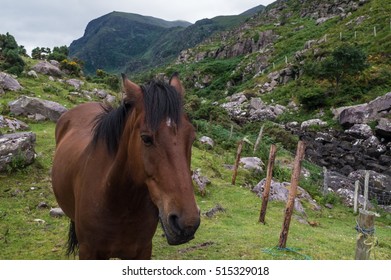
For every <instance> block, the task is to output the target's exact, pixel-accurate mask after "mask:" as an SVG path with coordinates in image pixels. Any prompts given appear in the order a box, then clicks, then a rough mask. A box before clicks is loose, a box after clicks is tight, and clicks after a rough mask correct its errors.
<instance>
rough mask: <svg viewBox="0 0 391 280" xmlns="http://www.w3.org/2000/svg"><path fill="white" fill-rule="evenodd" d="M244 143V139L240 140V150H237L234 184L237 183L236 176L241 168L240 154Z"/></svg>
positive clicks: (233, 176)
mask: <svg viewBox="0 0 391 280" xmlns="http://www.w3.org/2000/svg"><path fill="white" fill-rule="evenodd" d="M243 143H244V141H243V140H240V142H239V144H238V150H237V151H236V161H235V166H234V173H233V175H232V185H235V182H236V176H237V175H238V168H239V162H240V156H241V154H242V149H243Z"/></svg>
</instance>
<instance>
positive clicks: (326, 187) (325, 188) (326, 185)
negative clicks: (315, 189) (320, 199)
mask: <svg viewBox="0 0 391 280" xmlns="http://www.w3.org/2000/svg"><path fill="white" fill-rule="evenodd" d="M328 190H329V172H328V171H327V168H326V167H325V166H323V191H322V194H323V195H326V194H327V193H328Z"/></svg>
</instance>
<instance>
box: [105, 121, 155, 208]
mask: <svg viewBox="0 0 391 280" xmlns="http://www.w3.org/2000/svg"><path fill="white" fill-rule="evenodd" d="M131 135H133V133H132V131H131V128H129V127H128V126H126V127H125V130H124V133H123V135H122V137H121V140H120V143H119V147H118V151H117V153H116V155H115V157H114V159H113V161H112V164H111V167H110V171H109V173H108V176H107V184H106V193H107V194H108V196H107V197H108V198H109V199H111V200H112V201H117V203H118V204H120V203H121V202H124V203H126V204H127V205H134V206H135V207H136V205H137V204H140V203H145V201H149V200H150V197H149V193H148V189H147V187H146V185H145V183H144V181H145V180H144V179H143V177H144V174H143V172H142V170H143V168H141V166H140V165H137V162H140V158H139V157H140V156H139V154H138V153H136V152H135V153H134V154H130V153H129V151H132V150H133V151H136V149H134V148H133V149H131V147H129V145H132V143H135V141H134V140H133V141H132V139H131ZM129 200H131V201H133V202H134V203H131V201H129Z"/></svg>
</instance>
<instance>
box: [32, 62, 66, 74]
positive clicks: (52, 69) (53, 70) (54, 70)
mask: <svg viewBox="0 0 391 280" xmlns="http://www.w3.org/2000/svg"><path fill="white" fill-rule="evenodd" d="M32 70H34V71H35V72H37V73H41V74H44V75H50V76H55V77H61V76H62V75H63V72H62V71H61V70H60V68H58V67H57V66H55V65H53V64H52V63H50V62H48V61H40V62H38V63H37V64H35V65H34V66H33V67H32Z"/></svg>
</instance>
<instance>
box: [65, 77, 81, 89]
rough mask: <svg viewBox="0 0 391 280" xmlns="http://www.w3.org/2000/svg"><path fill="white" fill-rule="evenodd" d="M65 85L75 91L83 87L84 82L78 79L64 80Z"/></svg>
mask: <svg viewBox="0 0 391 280" xmlns="http://www.w3.org/2000/svg"><path fill="white" fill-rule="evenodd" d="M66 83H67V84H68V85H70V86H73V87H74V88H75V89H76V90H79V89H80V88H81V87H82V85H84V82H83V81H81V80H79V79H69V80H66Z"/></svg>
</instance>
